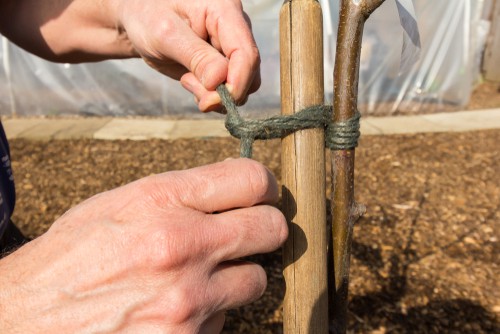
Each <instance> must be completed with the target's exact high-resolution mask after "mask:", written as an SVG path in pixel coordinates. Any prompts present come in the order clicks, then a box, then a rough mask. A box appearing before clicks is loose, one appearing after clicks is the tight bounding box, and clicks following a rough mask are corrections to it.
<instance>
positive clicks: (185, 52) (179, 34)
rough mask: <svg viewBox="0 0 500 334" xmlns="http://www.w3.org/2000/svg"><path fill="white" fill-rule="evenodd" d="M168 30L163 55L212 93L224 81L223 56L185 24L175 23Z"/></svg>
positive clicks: (224, 67) (225, 76)
mask: <svg viewBox="0 0 500 334" xmlns="http://www.w3.org/2000/svg"><path fill="white" fill-rule="evenodd" d="M173 24H176V23H173ZM168 30H170V31H167V32H165V35H164V36H165V37H166V40H167V43H164V44H163V45H164V48H165V50H163V51H164V52H162V53H163V54H164V55H167V56H168V58H171V59H173V60H175V61H176V62H178V63H179V64H181V65H183V66H184V67H186V68H187V69H188V71H189V72H191V73H193V74H194V75H195V77H196V78H197V79H198V80H199V82H201V84H202V85H203V86H204V87H205V89H207V90H210V91H213V90H215V88H216V87H217V86H218V85H220V84H221V83H223V82H224V81H226V78H227V73H228V65H229V61H228V60H227V58H226V57H224V55H222V54H221V53H220V52H219V51H218V50H217V49H215V48H214V47H213V46H212V45H210V44H209V43H207V42H206V41H205V40H203V39H201V38H200V37H199V36H198V35H196V33H195V32H194V31H193V30H192V29H191V28H190V27H189V26H188V25H187V24H185V22H182V21H181V22H177V25H176V26H175V28H174V29H173V31H172V29H168ZM161 51H162V50H160V52H161Z"/></svg>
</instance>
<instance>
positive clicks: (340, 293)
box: [329, 0, 385, 334]
mask: <svg viewBox="0 0 500 334" xmlns="http://www.w3.org/2000/svg"><path fill="white" fill-rule="evenodd" d="M384 1H385V0H342V1H341V9H340V15H339V28H338V35H337V51H336V60H335V70H334V101H333V106H334V115H333V120H334V122H339V121H346V120H348V119H349V118H351V117H353V116H354V114H355V113H356V111H357V99H358V77H359V61H360V55H361V41H362V36H363V27H364V23H365V21H366V19H367V18H368V17H369V16H370V14H371V13H372V12H373V11H374V10H375V9H376V8H377V7H378V6H380V5H381V4H382V3H383V2H384ZM354 157H355V150H354V149H351V150H335V151H332V187H333V192H332V205H331V208H332V243H333V266H332V267H333V271H334V281H335V288H331V289H330V298H329V299H330V316H329V318H330V320H331V321H332V322H333V323H332V325H333V326H332V329H333V331H334V332H335V333H336V334H341V333H345V332H346V329H347V297H348V286H349V265H350V255H351V242H352V232H353V227H354V223H355V222H356V221H357V220H358V218H359V217H360V216H361V214H362V212H363V209H362V207H361V206H359V205H358V204H356V202H355V201H354ZM330 253H331V252H330ZM330 255H331V254H330ZM330 258H331V257H330ZM330 274H331V273H330Z"/></svg>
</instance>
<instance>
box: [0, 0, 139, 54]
mask: <svg viewBox="0 0 500 334" xmlns="http://www.w3.org/2000/svg"><path fill="white" fill-rule="evenodd" d="M115 8H116V6H115V1H113V0H53V1H47V0H45V1H44V0H17V1H16V0H3V1H1V2H0V32H1V33H2V34H3V35H4V36H6V37H7V38H9V39H10V40H11V41H12V42H14V43H16V44H17V45H19V46H20V47H22V48H23V49H25V50H27V51H29V52H31V53H34V54H36V55H38V56H40V57H42V58H45V59H48V60H51V61H59V62H83V61H97V60H102V59H107V58H128V57H133V56H136V52H135V51H134V49H133V47H132V46H131V44H130V42H129V41H128V39H127V37H126V32H125V31H124V30H123V29H121V28H120V24H119V22H118V18H117V13H116V10H115Z"/></svg>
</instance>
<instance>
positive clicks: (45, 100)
mask: <svg viewBox="0 0 500 334" xmlns="http://www.w3.org/2000/svg"><path fill="white" fill-rule="evenodd" d="M320 3H321V5H322V8H323V14H324V15H323V16H324V50H325V51H324V52H325V58H324V59H325V76H324V77H325V92H326V96H325V98H326V100H327V102H330V101H331V100H332V96H333V64H334V60H335V41H336V31H337V24H338V8H339V0H320ZM414 4H415V9H416V14H417V18H418V25H419V30H420V36H421V44H422V51H421V54H420V58H419V60H418V62H417V63H415V64H414V66H413V67H412V68H411V69H410V70H409V71H406V72H405V73H400V67H399V64H400V58H401V50H402V41H403V30H402V28H401V25H400V23H399V16H398V12H397V8H396V2H395V1H386V2H385V3H384V4H383V5H382V7H381V8H380V9H378V10H377V11H376V12H375V13H374V14H373V15H372V16H371V17H370V19H369V20H368V22H367V25H366V27H365V34H364V38H363V50H362V56H361V68H360V94H359V105H360V110H361V112H362V113H363V114H365V115H395V114H415V113H433V112H442V111H452V110H459V109H463V108H464V107H466V106H467V105H468V103H469V99H470V96H471V92H472V90H473V88H474V87H475V86H476V85H478V84H480V83H481V81H482V78H483V76H484V75H486V76H488V75H489V74H488V72H492V71H488V70H486V72H485V71H484V70H485V68H484V66H482V64H484V62H483V55H484V54H485V52H484V51H485V48H486V47H487V45H488V40H489V39H488V36H491V35H492V31H491V19H492V8H493V4H494V0H454V1H449V0H416V1H414ZM243 5H244V8H245V10H246V12H247V13H248V14H249V16H250V17H251V19H252V22H253V30H254V34H255V37H256V40H257V44H258V46H259V48H260V51H261V56H262V66H261V70H262V87H261V89H260V90H259V92H258V93H256V94H254V95H253V96H252V97H251V98H250V100H249V102H248V104H247V105H246V106H245V107H244V110H243V112H244V113H248V112H251V113H252V115H255V116H269V115H270V114H276V113H279V104H280V98H279V38H278V37H279V27H278V24H279V23H278V17H279V10H280V8H281V5H282V1H277V0H243ZM1 39H2V43H1V46H0V60H1V64H0V115H2V116H14V117H15V116H35V115H36V116H56V115H65V116H68V115H80V116H155V117H158V116H161V117H175V118H196V117H207V115H200V113H198V111H197V109H196V106H195V104H194V102H193V99H192V97H191V95H190V94H188V93H187V92H185V91H184V90H183V88H182V87H181V86H180V85H179V84H178V83H177V82H176V81H174V80H171V79H169V78H166V77H164V76H162V75H160V74H158V73H156V72H155V71H154V70H152V69H150V68H148V67H147V66H146V65H145V64H143V62H142V61H141V60H138V59H134V60H113V61H105V62H99V63H92V64H81V65H72V64H54V63H50V62H47V61H44V60H42V59H40V58H38V57H36V56H33V55H30V54H28V53H26V52H24V51H23V50H22V49H20V48H18V47H17V46H15V45H13V44H12V43H10V42H9V41H8V40H7V39H6V38H4V37H1ZM490 40H491V38H490ZM497 49H498V47H497ZM497 52H498V51H497ZM497 58H498V57H497ZM491 61H493V60H491ZM491 61H490V62H491ZM490 75H492V76H493V75H496V76H499V77H500V75H499V74H498V73H496V74H494V73H491V74H490ZM497 79H498V80H500V78H497ZM208 117H217V116H216V115H210V116H208Z"/></svg>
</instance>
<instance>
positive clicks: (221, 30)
mask: <svg viewBox="0 0 500 334" xmlns="http://www.w3.org/2000/svg"><path fill="white" fill-rule="evenodd" d="M217 5H218V6H222V5H223V2H217ZM213 10H214V11H216V12H217V13H214V14H213V15H214V16H215V17H216V22H215V24H213V23H209V24H207V29H208V32H209V34H210V35H211V36H212V43H213V44H214V45H216V46H217V47H218V48H220V49H221V51H222V52H223V53H224V55H225V56H226V57H227V58H228V59H229V64H228V74H227V79H226V85H227V87H228V89H229V91H230V93H231V95H232V96H233V98H234V99H235V100H237V101H241V100H243V99H244V98H245V97H246V95H247V94H248V92H249V91H250V92H253V91H256V90H257V88H258V86H259V85H260V54H259V49H258V47H257V44H256V43H255V39H254V38H253V34H252V29H251V25H250V20H249V18H248V16H247V15H246V13H245V12H244V11H243V8H242V7H241V3H240V2H239V1H233V2H232V5H230V6H227V5H226V6H225V7H224V8H221V7H217V6H214V8H213Z"/></svg>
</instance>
